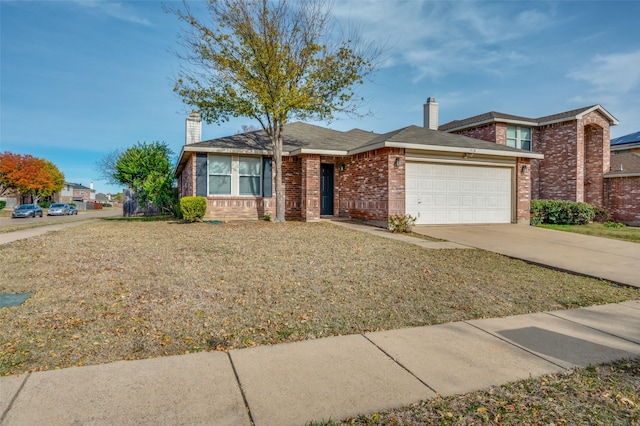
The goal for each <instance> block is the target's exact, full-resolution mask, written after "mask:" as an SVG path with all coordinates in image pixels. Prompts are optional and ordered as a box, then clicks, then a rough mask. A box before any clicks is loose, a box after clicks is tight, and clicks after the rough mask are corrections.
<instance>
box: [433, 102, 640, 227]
mask: <svg viewBox="0 0 640 426" xmlns="http://www.w3.org/2000/svg"><path fill="white" fill-rule="evenodd" d="M616 124H619V122H618V120H617V119H616V118H615V117H613V116H612V115H611V114H610V113H609V112H608V111H607V110H605V109H604V108H603V107H602V106H600V105H592V106H588V107H584V108H579V109H575V110H571V111H566V112H563V113H559V114H554V115H548V116H545V117H540V118H527V117H520V116H515V115H509V114H503V113H500V112H495V111H492V112H487V113H484V114H480V115H477V116H474V117H470V118H466V119H463V120H456V121H452V122H449V123H446V124H443V125H441V126H439V127H438V130H441V131H444V132H448V133H453V134H458V135H464V136H469V137H473V138H477V139H482V140H485V141H489V142H494V143H496V144H499V145H507V146H511V147H517V148H521V149H524V150H527V151H531V152H539V153H541V154H543V155H544V159H542V160H540V161H534V162H533V163H532V165H531V199H534V200H536V199H559V200H569V201H584V202H587V203H590V204H593V205H596V206H598V207H602V208H606V209H608V210H609V211H610V212H611V213H612V215H613V217H614V219H616V220H620V221H625V222H636V221H640V213H639V209H640V201H638V200H639V199H640V197H638V186H637V183H636V180H635V179H636V176H635V174H633V173H635V172H632V170H636V171H638V170H640V169H637V168H635V166H632V165H631V163H632V162H633V160H634V158H637V154H630V155H628V156H627V155H625V157H624V158H623V157H621V156H618V154H613V153H612V151H613V150H614V148H613V147H611V150H610V146H609V142H610V127H611V126H613V125H616ZM621 146H622V145H621ZM633 147H634V148H640V143H638V141H636V143H635V145H633ZM621 149H622V148H621ZM638 150H639V151H640V149H638ZM614 152H615V151H614ZM627 157H628V158H627ZM613 158H615V159H616V161H618V160H619V161H624V163H625V164H627V167H628V168H625V167H624V166H623V168H624V169H625V170H627V172H626V173H621V172H619V171H616V169H615V164H613V163H612V159H613ZM630 174H633V176H631V175H630Z"/></svg>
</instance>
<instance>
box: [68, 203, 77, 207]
mask: <svg viewBox="0 0 640 426" xmlns="http://www.w3.org/2000/svg"><path fill="white" fill-rule="evenodd" d="M69 205H70V206H72V207H78V206H76V203H69Z"/></svg>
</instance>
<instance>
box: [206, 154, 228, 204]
mask: <svg viewBox="0 0 640 426" xmlns="http://www.w3.org/2000/svg"><path fill="white" fill-rule="evenodd" d="M209 195H231V156H230V155H210V156H209Z"/></svg>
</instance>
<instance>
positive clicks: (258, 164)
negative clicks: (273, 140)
mask: <svg viewBox="0 0 640 426" xmlns="http://www.w3.org/2000/svg"><path fill="white" fill-rule="evenodd" d="M197 161H198V163H197V164H198V166H197V167H196V187H197V188H196V191H197V192H198V193H200V192H201V191H202V192H204V190H206V193H207V194H208V195H232V196H238V195H245V196H253V197H260V196H263V197H271V179H272V177H271V159H270V158H268V157H264V158H263V157H249V156H232V155H217V154H209V155H200V156H199V157H198V158H197ZM263 174H264V176H263ZM206 178H208V182H207V181H206V180H204V179H206ZM207 186H208V189H206V188H207Z"/></svg>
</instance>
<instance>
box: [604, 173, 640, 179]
mask: <svg viewBox="0 0 640 426" xmlns="http://www.w3.org/2000/svg"><path fill="white" fill-rule="evenodd" d="M619 177H640V172H635V173H634V172H632V173H619V174H610V173H607V174H606V175H604V178H605V179H610V178H619Z"/></svg>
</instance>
